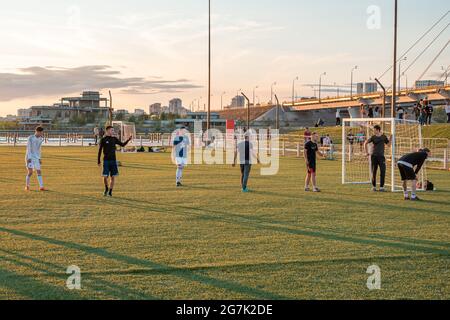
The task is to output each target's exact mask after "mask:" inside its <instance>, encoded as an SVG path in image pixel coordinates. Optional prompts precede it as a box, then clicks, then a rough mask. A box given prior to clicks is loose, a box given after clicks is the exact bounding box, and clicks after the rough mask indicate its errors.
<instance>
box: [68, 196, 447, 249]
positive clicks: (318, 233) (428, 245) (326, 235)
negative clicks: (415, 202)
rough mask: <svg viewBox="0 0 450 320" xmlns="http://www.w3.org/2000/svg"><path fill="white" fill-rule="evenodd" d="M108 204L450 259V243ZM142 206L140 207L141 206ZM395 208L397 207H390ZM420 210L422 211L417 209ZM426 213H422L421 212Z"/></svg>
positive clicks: (132, 202) (115, 201)
mask: <svg viewBox="0 0 450 320" xmlns="http://www.w3.org/2000/svg"><path fill="white" fill-rule="evenodd" d="M74 196H75V197H76V195H70V197H72V198H73V197H74ZM81 197H83V198H84V199H89V200H91V201H96V202H98V199H97V198H92V197H88V196H81ZM316 200H318V201H319V200H320V201H323V202H329V203H330V204H332V203H334V201H333V199H328V200H327V199H322V198H320V199H319V198H317V199H316ZM108 203H110V204H111V205H114V206H122V207H124V208H133V209H138V210H145V211H150V212H152V211H153V212H160V213H165V214H173V215H177V216H180V217H185V216H186V214H188V215H191V216H195V217H197V218H199V219H207V220H211V221H218V222H227V223H230V224H233V225H236V224H242V225H245V226H251V227H254V228H255V229H258V230H261V229H264V230H268V231H273V232H283V233H288V234H293V235H302V236H308V237H314V238H322V239H325V240H331V241H342V242H349V243H355V244H364V245H373V246H378V247H388V248H394V249H402V250H408V251H415V252H421V253H429V254H437V255H443V256H449V255H450V251H449V250H446V249H442V248H439V247H443V246H444V247H447V248H448V247H450V244H449V243H445V242H434V241H432V240H428V241H425V242H423V243H421V244H418V243H419V242H420V241H417V240H416V239H408V238H402V239H401V240H400V239H389V237H383V236H381V237H378V236H377V235H370V236H367V235H362V236H349V235H348V234H347V233H343V232H342V233H338V232H336V231H334V230H330V229H328V230H326V229H324V228H319V227H309V226H301V225H297V226H298V227H301V228H303V229H297V228H295V227H292V226H290V225H285V224H282V223H279V222H275V221H273V220H267V219H263V218H260V217H256V216H248V215H238V214H234V213H230V212H223V211H217V210H211V209H209V208H208V209H207V212H206V210H205V209H204V208H196V207H189V206H179V205H170V204H166V205H164V206H162V205H161V204H157V203H150V202H147V201H144V200H136V199H127V198H117V197H116V198H112V199H108ZM139 203H140V204H139ZM352 203H353V204H359V205H367V204H366V203H362V202H356V201H353V202H352ZM390 207H395V206H390ZM417 210H419V209H417ZM420 211H422V210H420Z"/></svg>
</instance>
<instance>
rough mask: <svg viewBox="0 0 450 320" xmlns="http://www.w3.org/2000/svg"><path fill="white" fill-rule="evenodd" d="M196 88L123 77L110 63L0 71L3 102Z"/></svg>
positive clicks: (179, 82) (177, 82)
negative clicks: (115, 91)
mask: <svg viewBox="0 0 450 320" xmlns="http://www.w3.org/2000/svg"><path fill="white" fill-rule="evenodd" d="M150 79H151V80H150ZM196 88H201V86H198V85H195V84H193V83H191V81H190V80H188V79H178V80H163V79H161V78H159V77H150V78H148V79H146V78H142V77H129V78H126V77H121V72H120V71H117V70H114V69H112V68H111V67H110V66H107V65H92V66H81V67H75V68H61V67H36V66H35V67H28V68H22V69H19V70H18V72H17V73H0V101H11V100H14V99H19V98H31V97H37V96H54V95H65V94H71V93H75V92H81V91H83V90H99V91H101V90H104V89H121V90H120V93H121V94H136V95H137V94H156V93H173V92H183V91H185V90H188V89H196Z"/></svg>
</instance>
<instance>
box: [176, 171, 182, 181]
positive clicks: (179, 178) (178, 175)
mask: <svg viewBox="0 0 450 320" xmlns="http://www.w3.org/2000/svg"><path fill="white" fill-rule="evenodd" d="M182 177H183V169H180V168H178V169H177V183H178V182H181V178H182Z"/></svg>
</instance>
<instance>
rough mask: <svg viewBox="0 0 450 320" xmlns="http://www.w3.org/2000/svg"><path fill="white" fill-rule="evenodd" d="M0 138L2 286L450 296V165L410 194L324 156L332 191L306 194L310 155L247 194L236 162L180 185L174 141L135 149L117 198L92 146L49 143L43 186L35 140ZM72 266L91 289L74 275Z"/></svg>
mask: <svg viewBox="0 0 450 320" xmlns="http://www.w3.org/2000/svg"><path fill="white" fill-rule="evenodd" d="M0 150H1V152H0V162H1V163H2V164H3V168H4V170H2V175H1V176H0V195H1V200H0V237H1V239H2V242H1V246H0V298H2V299H18V298H26V299H168V298H171V299H213V298H219V299H242V298H246V299H340V298H343V299H381V298H383V299H396V298H418V299H432V298H433V299H449V298H450V283H449V279H450V271H449V270H450V268H449V267H450V256H449V255H450V235H449V232H448V230H449V227H450V213H449V210H448V209H449V206H450V200H449V197H448V192H449V191H450V173H443V172H435V173H432V180H433V181H434V182H435V183H436V185H437V187H438V188H439V190H438V191H437V192H435V193H431V194H424V195H423V197H424V198H425V199H426V201H425V202H421V203H410V202H404V201H402V200H401V199H400V198H401V195H399V194H390V193H387V194H371V193H369V192H368V190H367V187H366V186H341V185H340V174H339V171H340V164H339V163H338V162H326V161H321V162H320V163H319V165H320V167H319V170H320V171H319V172H320V179H319V181H320V185H321V187H322V188H323V191H324V192H323V193H322V194H311V193H310V194H306V193H304V192H303V191H302V180H303V178H304V176H303V172H304V170H305V168H304V163H303V161H301V160H299V159H295V158H284V159H282V160H281V169H280V173H279V174H278V175H277V176H272V177H263V176H260V175H259V172H258V168H254V171H253V176H252V178H251V187H252V189H253V190H255V191H254V192H252V193H249V194H242V193H241V192H240V190H239V185H238V183H239V172H238V171H239V170H238V169H237V168H231V167H229V166H191V167H189V168H188V169H187V170H186V173H185V183H186V185H187V187H185V188H183V189H179V190H176V189H175V188H174V174H175V172H174V167H173V165H171V164H170V162H169V155H168V154H125V155H120V156H119V157H120V160H122V161H123V163H124V164H125V166H124V167H122V168H121V177H120V180H119V183H118V186H117V188H116V191H115V197H114V198H112V199H105V198H104V197H103V196H102V195H101V192H102V185H101V182H100V178H99V175H100V172H99V169H98V168H97V166H96V163H95V157H96V155H95V154H96V150H95V149H94V148H92V149H87V148H86V149H81V148H45V149H44V170H45V171H44V174H45V181H46V183H47V186H48V187H49V188H50V190H51V191H50V192H48V193H44V194H42V193H38V192H35V191H33V192H30V193H25V192H23V191H22V187H23V183H24V174H25V170H24V163H23V153H24V149H23V148H9V147H5V148H1V149H0ZM33 183H34V186H35V179H33ZM372 264H377V265H379V266H380V267H381V272H382V290H380V291H369V290H368V289H367V288H366V281H367V277H368V275H367V274H366V270H367V268H368V267H369V266H370V265H372ZM70 265H77V266H79V267H80V268H81V272H82V290H81V291H69V290H68V289H66V288H65V282H66V279H67V276H68V275H67V274H66V273H65V272H66V269H67V267H68V266H70Z"/></svg>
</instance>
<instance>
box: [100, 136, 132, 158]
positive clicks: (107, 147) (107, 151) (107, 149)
mask: <svg viewBox="0 0 450 320" xmlns="http://www.w3.org/2000/svg"><path fill="white" fill-rule="evenodd" d="M128 142H130V140H127V141H126V142H121V141H120V140H119V139H117V138H116V137H110V136H106V137H103V138H102V140H101V141H100V147H99V149H98V163H100V158H101V155H102V151H103V154H104V156H103V160H104V161H115V160H116V145H119V146H121V147H125V146H126V145H127V144H128Z"/></svg>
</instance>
